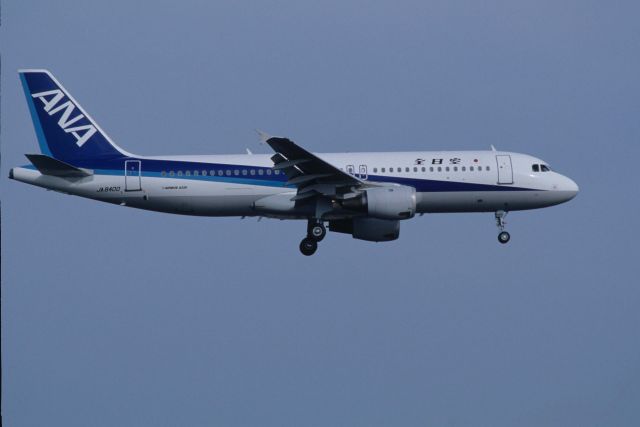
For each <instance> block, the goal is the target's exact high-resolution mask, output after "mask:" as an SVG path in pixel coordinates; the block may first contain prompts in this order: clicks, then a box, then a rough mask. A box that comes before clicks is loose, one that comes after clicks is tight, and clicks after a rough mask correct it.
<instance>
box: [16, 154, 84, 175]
mask: <svg viewBox="0 0 640 427" xmlns="http://www.w3.org/2000/svg"><path fill="white" fill-rule="evenodd" d="M25 156H27V159H29V161H30V162H31V163H33V166H35V167H36V169H38V170H39V171H40V173H41V174H43V175H51V176H59V177H61V178H82V177H85V176H91V175H93V171H91V170H89V169H83V168H77V167H75V166H71V165H70V164H68V163H65V162H63V161H61V160H57V159H54V158H53V157H49V156H45V155H44V154H25Z"/></svg>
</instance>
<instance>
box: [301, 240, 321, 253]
mask: <svg viewBox="0 0 640 427" xmlns="http://www.w3.org/2000/svg"><path fill="white" fill-rule="evenodd" d="M317 250H318V242H317V241H316V240H315V239H313V238H311V237H305V238H304V239H302V242H300V252H302V255H305V256H310V255H313V254H314V253H316V251H317Z"/></svg>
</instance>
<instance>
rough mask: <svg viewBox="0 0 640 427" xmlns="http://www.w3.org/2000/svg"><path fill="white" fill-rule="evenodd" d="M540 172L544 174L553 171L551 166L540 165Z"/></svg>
mask: <svg viewBox="0 0 640 427" xmlns="http://www.w3.org/2000/svg"><path fill="white" fill-rule="evenodd" d="M540 170H541V171H542V172H549V171H550V170H551V169H549V166H547V165H540Z"/></svg>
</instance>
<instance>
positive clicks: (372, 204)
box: [342, 185, 416, 219]
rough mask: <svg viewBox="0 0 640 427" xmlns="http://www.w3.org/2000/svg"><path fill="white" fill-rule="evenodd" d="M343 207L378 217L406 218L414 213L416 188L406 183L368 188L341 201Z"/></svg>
mask: <svg viewBox="0 0 640 427" xmlns="http://www.w3.org/2000/svg"><path fill="white" fill-rule="evenodd" d="M342 207H343V208H344V209H348V210H353V211H357V212H363V213H365V214H367V215H368V216H370V217H373V218H379V219H408V218H412V217H413V216H414V215H415V213H416V189H415V188H413V187H407V186H406V185H389V186H384V187H375V188H369V189H367V190H365V191H363V192H362V193H361V194H360V195H358V196H356V197H353V198H351V199H346V200H343V201H342Z"/></svg>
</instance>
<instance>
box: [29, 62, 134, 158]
mask: <svg viewBox="0 0 640 427" xmlns="http://www.w3.org/2000/svg"><path fill="white" fill-rule="evenodd" d="M19 74H20V80H22V87H23V89H24V94H25V96H26V97H27V104H29V110H30V111H31V119H32V120H33V126H34V127H35V129H36V134H37V136H38V142H39V143H40V150H41V151H42V153H43V154H46V155H48V156H50V157H54V158H56V159H58V160H61V161H64V162H67V163H70V164H73V163H74V162H78V161H82V160H86V159H96V158H109V157H121V156H129V155H130V154H129V153H127V152H125V151H124V150H122V149H121V148H119V147H118V146H117V145H115V144H114V143H113V142H112V141H111V140H110V139H109V137H108V136H107V135H106V134H105V133H104V132H103V131H102V129H100V126H98V125H97V123H96V122H95V121H94V120H93V119H92V118H91V116H89V115H88V114H87V113H86V112H85V111H84V110H83V109H82V107H81V106H80V104H78V102H77V101H76V100H75V99H73V97H72V96H71V95H70V94H69V92H67V90H66V89H65V88H64V87H62V85H61V84H60V83H58V81H57V80H56V79H55V77H53V75H51V73H50V72H49V71H47V70H20V71H19Z"/></svg>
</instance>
